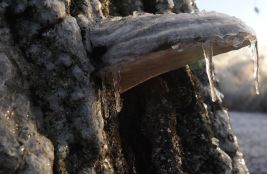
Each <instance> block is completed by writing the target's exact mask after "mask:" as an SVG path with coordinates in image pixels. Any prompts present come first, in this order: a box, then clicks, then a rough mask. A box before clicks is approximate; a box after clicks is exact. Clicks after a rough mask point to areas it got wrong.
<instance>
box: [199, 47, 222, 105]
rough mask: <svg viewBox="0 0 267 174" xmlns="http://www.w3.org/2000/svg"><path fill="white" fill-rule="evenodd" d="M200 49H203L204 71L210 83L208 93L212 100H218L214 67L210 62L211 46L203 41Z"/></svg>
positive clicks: (211, 55)
mask: <svg viewBox="0 0 267 174" xmlns="http://www.w3.org/2000/svg"><path fill="white" fill-rule="evenodd" d="M202 49H203V54H204V58H205V62H206V72H207V76H208V79H209V85H210V94H211V99H212V101H213V102H216V101H218V99H219V98H218V96H217V93H216V88H215V85H214V80H215V79H214V77H215V75H214V67H213V63H212V57H213V48H212V45H211V44H210V43H204V44H202Z"/></svg>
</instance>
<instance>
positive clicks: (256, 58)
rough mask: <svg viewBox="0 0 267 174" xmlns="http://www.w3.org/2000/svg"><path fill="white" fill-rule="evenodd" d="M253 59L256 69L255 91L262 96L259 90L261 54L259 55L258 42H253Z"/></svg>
mask: <svg viewBox="0 0 267 174" xmlns="http://www.w3.org/2000/svg"><path fill="white" fill-rule="evenodd" d="M250 47H251V57H252V60H253V64H254V65H253V67H254V74H253V76H254V83H255V90H256V94H257V95H259V94H260V90H259V53H258V43H257V41H253V42H251V46H250Z"/></svg>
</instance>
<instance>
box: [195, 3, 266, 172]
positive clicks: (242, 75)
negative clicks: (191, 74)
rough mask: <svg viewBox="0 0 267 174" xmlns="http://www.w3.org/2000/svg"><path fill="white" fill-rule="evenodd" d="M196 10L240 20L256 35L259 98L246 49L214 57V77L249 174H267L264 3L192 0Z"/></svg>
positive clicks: (248, 53) (250, 58)
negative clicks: (228, 112) (258, 57)
mask: <svg viewBox="0 0 267 174" xmlns="http://www.w3.org/2000/svg"><path fill="white" fill-rule="evenodd" d="M196 3H197V5H198V8H199V10H206V11H217V12H222V13H225V14H228V15H231V16H235V17H238V18H240V19H242V20H243V21H244V22H245V23H246V24H247V25H248V26H250V27H251V28H252V29H253V30H254V31H255V32H256V34H257V38H258V45H259V55H260V79H259V81H260V92H261V93H260V95H256V93H255V87H254V82H253V60H252V56H251V50H250V48H249V47H247V48H243V49H241V50H238V51H232V52H229V53H226V54H223V55H219V56H216V57H215V58H214V59H213V60H214V64H215V70H216V75H217V78H218V80H219V83H220V89H221V91H222V93H223V94H224V97H225V103H226V105H227V107H228V108H229V111H230V117H231V119H232V124H233V125H232V126H233V130H234V133H235V134H236V136H237V138H238V140H239V144H240V148H241V149H242V152H243V153H244V156H245V159H246V163H247V165H248V167H249V169H250V172H251V173H252V174H267V59H266V58H265V57H267V0H196Z"/></svg>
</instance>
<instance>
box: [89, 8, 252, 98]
mask: <svg viewBox="0 0 267 174" xmlns="http://www.w3.org/2000/svg"><path fill="white" fill-rule="evenodd" d="M89 35H90V40H91V43H92V46H93V47H94V48H105V51H106V52H105V53H104V54H103V55H101V56H100V57H99V58H100V59H101V62H103V66H102V68H100V69H99V72H98V74H99V75H100V76H101V77H102V78H103V79H105V80H107V79H110V75H111V74H112V75H113V76H116V79H118V80H119V82H118V83H119V91H120V93H123V92H125V91H127V90H129V89H131V88H132V87H134V86H136V85H138V84H140V83H142V82H144V81H146V80H148V79H151V78H153V77H156V76H158V75H160V74H163V73H165V72H169V71H171V70H175V69H177V68H180V67H183V66H185V65H187V64H190V63H193V62H194V61H196V60H198V59H202V58H204V54H203V45H210V46H211V47H212V52H213V55H218V54H222V53H225V52H228V51H232V50H237V49H239V48H242V47H245V46H248V45H251V44H252V43H253V42H254V41H255V40H256V36H255V34H254V32H253V31H251V29H250V28H249V27H247V26H246V25H245V24H244V23H243V22H242V21H240V20H239V19H237V18H235V17H230V16H228V15H225V14H221V13H216V12H199V13H195V14H178V15H177V14H163V15H151V14H141V15H133V16H129V17H125V18H111V19H106V20H103V21H102V22H100V23H98V24H96V26H95V27H94V28H93V29H92V30H91V31H90V34H89ZM204 52H205V51H204ZM118 77H119V78H118ZM215 95H216V94H214V96H215ZM215 98H216V97H214V100H216V99H215Z"/></svg>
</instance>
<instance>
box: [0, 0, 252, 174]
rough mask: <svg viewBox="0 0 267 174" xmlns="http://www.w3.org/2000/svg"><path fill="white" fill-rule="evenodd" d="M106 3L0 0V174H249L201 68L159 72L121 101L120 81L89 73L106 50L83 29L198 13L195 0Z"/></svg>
mask: <svg viewBox="0 0 267 174" xmlns="http://www.w3.org/2000/svg"><path fill="white" fill-rule="evenodd" d="M101 3H102V4H103V5H102V6H101V4H100V2H99V1H98V0H72V1H70V0H41V1H40V0H13V1H8V0H2V1H1V2H0V21H1V23H0V140H1V141H0V173H44V174H49V173H81V174H85V173H86V174H87V173H88V174H93V173H97V174H101V173H107V174H109V173H137V174H145V173H162V174H163V173H222V174H225V173H240V174H243V173H248V172H247V169H246V166H245V163H244V160H243V157H242V154H241V153H240V151H239V150H238V145H237V141H236V138H235V137H234V135H233V134H232V130H231V126H230V121H229V116H228V114H227V111H225V109H224V108H223V107H222V104H221V103H215V104H213V103H212V102H211V99H210V96H209V93H208V92H207V91H208V90H209V89H208V88H207V86H206V85H207V81H206V75H205V74H204V73H203V72H204V71H203V66H200V65H199V66H198V67H197V68H195V70H194V71H193V73H192V71H191V70H190V68H189V67H185V68H181V69H179V70H176V71H173V72H170V73H167V74H164V75H161V76H158V77H156V78H154V79H151V80H149V81H147V82H145V83H144V84H142V85H139V86H138V87H136V88H134V89H132V90H130V91H128V92H127V93H125V94H123V95H122V96H121V99H122V100H120V96H119V94H118V91H117V89H116V83H117V82H116V79H114V84H105V83H104V82H101V81H99V80H98V79H95V78H92V75H91V74H92V72H94V70H95V68H99V67H100V65H101V61H100V60H98V59H96V57H94V56H96V54H93V53H98V54H101V52H102V50H95V48H94V47H92V45H91V43H90V42H89V41H88V40H87V39H86V38H87V37H90V35H89V34H88V32H86V31H88V30H90V29H92V27H94V25H95V23H96V22H98V21H100V20H101V19H103V18H104V16H108V15H121V16H125V15H128V14H132V12H133V11H134V10H138V11H145V12H151V13H165V12H175V13H178V12H194V11H195V4H194V1H190V0H168V1H167V0H166V1H165V0H161V1H156V0H149V1H145V0H144V1H141V0H140V1H139V0H138V1H133V0H125V1H120V0H112V1H108V0H102V1H101ZM102 11H103V12H102ZM98 49H99V48H98ZM98 54H97V55H98ZM199 84H200V85H199ZM204 102H205V103H206V104H205V103H204ZM121 107H122V108H121Z"/></svg>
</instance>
